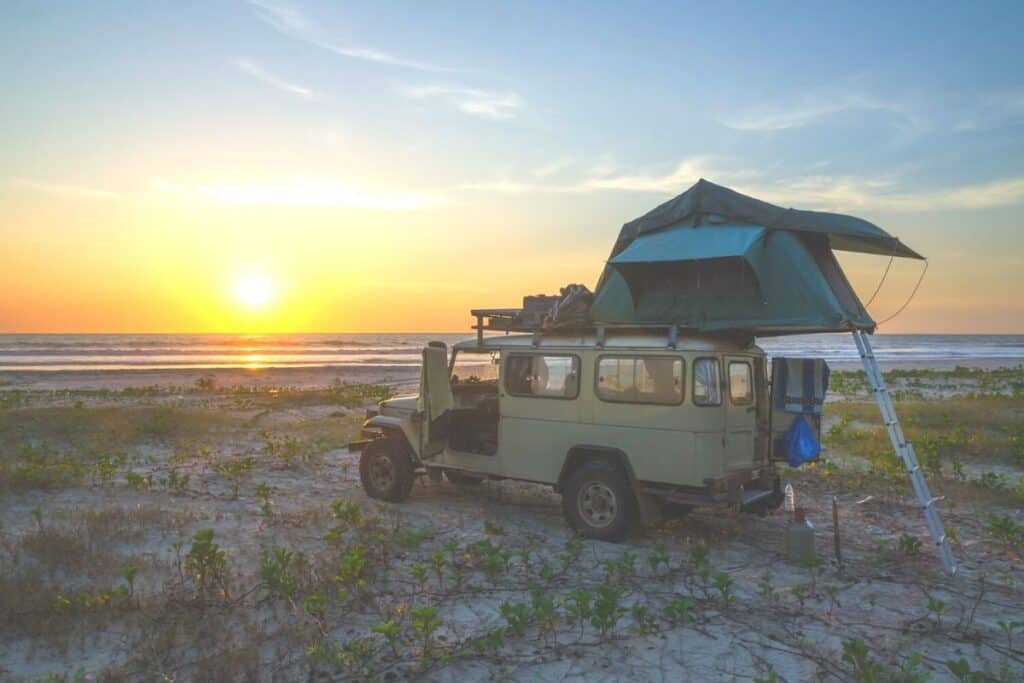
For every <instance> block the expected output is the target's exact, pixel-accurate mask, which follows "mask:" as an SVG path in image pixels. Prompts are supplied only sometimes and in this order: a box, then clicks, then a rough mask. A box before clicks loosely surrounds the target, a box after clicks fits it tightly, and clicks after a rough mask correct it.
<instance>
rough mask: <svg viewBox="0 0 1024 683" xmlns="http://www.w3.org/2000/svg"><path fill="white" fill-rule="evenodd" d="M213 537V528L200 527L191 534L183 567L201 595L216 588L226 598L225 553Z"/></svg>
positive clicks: (226, 574)
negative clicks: (190, 541) (190, 543)
mask: <svg viewBox="0 0 1024 683" xmlns="http://www.w3.org/2000/svg"><path fill="white" fill-rule="evenodd" d="M213 538H214V532H213V529H200V530H199V531H197V532H196V533H195V534H193V536H192V545H191V547H189V550H188V553H187V554H186V555H185V563H184V568H185V570H186V571H187V572H188V573H189V576H190V577H191V579H192V581H193V583H194V584H195V586H196V588H197V591H198V593H199V594H200V595H201V596H206V595H207V593H208V592H209V591H211V590H214V589H217V590H218V591H219V592H220V594H221V596H222V597H225V598H226V597H227V595H228V573H227V572H228V570H227V554H226V553H225V551H224V550H223V549H222V548H221V547H220V546H219V545H217V543H215V542H214V540H213Z"/></svg>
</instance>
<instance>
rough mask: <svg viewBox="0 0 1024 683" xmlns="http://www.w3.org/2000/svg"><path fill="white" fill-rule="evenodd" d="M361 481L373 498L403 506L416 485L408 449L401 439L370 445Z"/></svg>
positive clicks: (361, 464) (361, 460)
mask: <svg viewBox="0 0 1024 683" xmlns="http://www.w3.org/2000/svg"><path fill="white" fill-rule="evenodd" d="M359 479H360V480H361V481H362V483H363V490H364V491H366V493H367V495H369V496H370V497H371V498H377V499H379V500H386V501H390V502H392V503H400V502H402V501H403V500H405V499H406V498H408V497H409V492H410V491H412V485H413V481H414V479H413V470H412V462H411V461H410V460H409V454H408V449H407V448H406V446H405V444H404V443H402V442H401V441H399V440H398V439H377V440H376V441H371V442H370V443H368V444H366V447H365V448H363V454H362V456H361V457H360V458H359Z"/></svg>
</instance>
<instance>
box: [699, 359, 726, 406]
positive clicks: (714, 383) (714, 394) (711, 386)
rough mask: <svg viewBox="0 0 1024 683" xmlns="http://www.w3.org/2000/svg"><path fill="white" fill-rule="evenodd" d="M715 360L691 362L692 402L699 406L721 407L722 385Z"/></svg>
mask: <svg viewBox="0 0 1024 683" xmlns="http://www.w3.org/2000/svg"><path fill="white" fill-rule="evenodd" d="M719 373H720V370H719V365H718V359H717V358H698V359H697V360H695V361H693V402H694V404H696V405H699V406H720V405H722V389H721V387H722V383H721V381H720V379H719V376H720V375H719Z"/></svg>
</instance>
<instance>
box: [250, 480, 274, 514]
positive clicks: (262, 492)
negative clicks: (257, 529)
mask: <svg viewBox="0 0 1024 683" xmlns="http://www.w3.org/2000/svg"><path fill="white" fill-rule="evenodd" d="M270 494H271V490H270V485H269V484H267V483H266V482H261V483H260V484H257V485H256V489H255V490H254V491H253V495H254V496H255V497H256V500H258V501H259V502H260V512H262V513H263V514H264V516H266V517H270V516H271V515H273V514H274V511H273V509H272V508H271V507H270Z"/></svg>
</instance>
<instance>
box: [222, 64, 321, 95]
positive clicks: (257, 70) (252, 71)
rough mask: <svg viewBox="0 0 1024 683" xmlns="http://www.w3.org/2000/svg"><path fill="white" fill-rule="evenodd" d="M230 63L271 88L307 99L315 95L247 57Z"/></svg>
mask: <svg viewBox="0 0 1024 683" xmlns="http://www.w3.org/2000/svg"><path fill="white" fill-rule="evenodd" d="M231 63H232V64H234V66H235V68H237V69H238V70H240V71H242V72H244V73H247V74H249V75H250V76H252V77H253V78H256V79H258V80H260V81H262V82H264V83H266V84H267V85H269V86H271V87H273V88H277V89H278V90H283V91H284V92H287V93H291V94H293V95H298V96H299V97H304V98H306V99H307V100H308V99H312V98H313V97H314V96H315V93H314V92H313V91H312V90H310V89H309V88H307V87H305V86H303V85H298V84H297V83H292V82H290V81H286V80H284V79H283V78H281V77H279V76H277V75H275V74H272V73H270V72H269V71H267V70H266V69H264V68H263V67H262V66H260V65H259V64H257V63H255V62H252V61H250V60H248V59H234V60H232V61H231Z"/></svg>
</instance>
